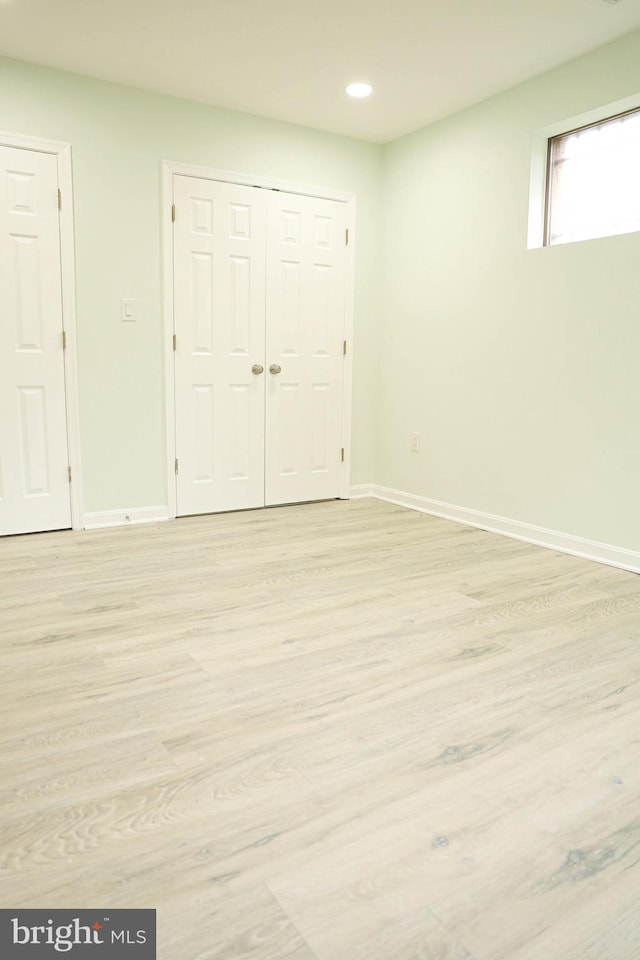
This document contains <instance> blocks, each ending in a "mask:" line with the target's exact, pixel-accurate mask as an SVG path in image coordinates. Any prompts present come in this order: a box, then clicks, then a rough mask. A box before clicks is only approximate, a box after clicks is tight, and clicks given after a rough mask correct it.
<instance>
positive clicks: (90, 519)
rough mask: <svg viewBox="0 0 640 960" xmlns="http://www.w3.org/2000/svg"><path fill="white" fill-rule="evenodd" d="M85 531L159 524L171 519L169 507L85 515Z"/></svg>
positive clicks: (141, 508) (102, 511) (136, 508)
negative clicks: (99, 528) (141, 524)
mask: <svg viewBox="0 0 640 960" xmlns="http://www.w3.org/2000/svg"><path fill="white" fill-rule="evenodd" d="M83 519H84V524H83V525H84V528H85V530H96V529H98V527H128V526H129V525H130V524H132V523H159V522H160V521H161V520H168V519H169V507H132V508H131V509H130V510H101V511H98V512H97V513H85V515H84V518H83Z"/></svg>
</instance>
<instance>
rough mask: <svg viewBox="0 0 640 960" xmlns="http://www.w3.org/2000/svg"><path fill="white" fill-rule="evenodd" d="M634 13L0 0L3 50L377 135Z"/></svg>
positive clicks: (606, 33)
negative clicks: (367, 91)
mask: <svg viewBox="0 0 640 960" xmlns="http://www.w3.org/2000/svg"><path fill="white" fill-rule="evenodd" d="M638 27H640V0H619V2H616V3H615V4H614V3H612V2H611V0H609V2H605V0H442V2H437V0H0V53H3V54H5V55H7V56H10V57H16V58H18V59H21V60H28V61H32V62H34V63H40V64H46V65H48V66H52V67H59V68H62V69H65V70H70V71H73V72H75V73H82V74H87V75H89V76H93V77H99V78H102V79H105V80H114V81H117V82H118V83H124V84H128V85H131V86H136V87H142V88H144V89H147V90H155V91H159V92H161V93H167V94H173V95H175V96H179V97H186V98H188V99H191V100H200V101H203V102H205V103H213V104H217V105H219V106H223V107H230V108H232V109H234V110H241V111H244V112H248V113H255V114H260V115H263V116H267V117H275V118H277V119H280V120H287V121H290V122H292V123H301V124H304V125H305V126H310V127H317V128H319V129H322V130H329V131H332V132H334V133H341V134H346V135H348V136H353V137H358V138H361V139H365V140H372V141H375V142H380V143H384V142H386V141H388V140H392V139H394V138H395V137H398V136H400V135H401V134H403V133H407V132H409V131H411V130H415V129H417V128H418V127H421V126H423V125H425V124H427V123H430V122H431V121H433V120H436V119H439V118H441V117H443V116H446V115H447V114H450V113H453V112H455V111H456V110H459V109H461V108H463V107H465V106H468V105H470V104H472V103H476V102H478V101H480V100H483V99H485V98H486V97H488V96H491V95H492V94H494V93H497V92H499V91H501V90H505V89H507V88H508V87H511V86H513V85H514V84H516V83H519V82H520V81H522V80H526V79H527V78H529V77H532V76H535V75H536V74H539V73H542V72H543V71H545V70H547V69H549V68H550V67H553V66H556V65H559V64H561V63H564V62H565V61H567V60H570V59H572V58H574V57H576V56H579V55H580V54H582V53H585V52H587V51H588V50H591V49H594V48H595V47H598V46H601V45H603V44H605V43H607V42H609V41H610V40H613V39H615V38H616V37H619V36H621V35H623V34H625V33H627V32H629V31H630V30H633V29H635V28H638ZM353 80H368V81H369V82H370V83H372V84H373V85H374V88H375V89H374V94H373V96H372V97H370V98H369V100H366V101H353V100H349V99H348V98H347V97H346V96H345V95H344V92H343V91H344V86H345V84H346V83H348V82H349V81H353Z"/></svg>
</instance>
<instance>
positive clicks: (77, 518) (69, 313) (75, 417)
mask: <svg viewBox="0 0 640 960" xmlns="http://www.w3.org/2000/svg"><path fill="white" fill-rule="evenodd" d="M0 146H3V147H15V148H16V149H18V150H33V151H36V152H37V153H50V154H53V155H54V156H55V157H56V159H57V164H58V186H59V188H60V191H61V194H62V205H61V208H60V219H59V223H60V266H61V277H62V323H63V328H64V331H65V334H66V341H67V347H66V350H65V351H64V379H65V406H66V418H67V444H68V453H69V466H70V467H71V476H72V480H71V484H70V502H71V526H72V528H73V529H74V530H82V529H83V527H84V517H83V511H82V471H81V461H80V414H79V403H78V351H77V335H76V280H75V247H74V232H73V178H72V173H71V144H69V143H63V142H62V141H59V140H45V139H42V138H41V137H32V136H25V135H23V134H19V133H9V132H7V131H4V130H0Z"/></svg>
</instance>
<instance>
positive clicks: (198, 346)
mask: <svg viewBox="0 0 640 960" xmlns="http://www.w3.org/2000/svg"><path fill="white" fill-rule="evenodd" d="M173 197H174V204H175V211H174V213H175V222H174V331H175V337H174V347H175V352H174V358H175V423H176V438H175V439H176V443H175V450H176V474H177V477H176V480H177V503H176V512H177V514H178V515H179V516H181V515H186V514H198V513H212V512H216V511H222V510H237V509H244V508H250V507H259V506H265V505H272V504H280V503H295V502H301V501H305V500H321V499H329V498H334V497H339V496H340V494H341V489H342V488H341V484H342V477H343V469H344V465H343V462H342V460H343V451H342V446H343V441H342V431H343V405H344V366H345V359H344V350H343V344H344V338H345V266H346V247H345V242H346V240H345V227H346V212H345V204H344V203H341V202H339V201H333V200H325V199H318V198H314V197H306V196H299V195H294V194H288V193H284V192H280V191H275V190H267V189H261V188H258V187H248V186H243V185H236V184H230V183H223V182H220V181H215V180H203V179H198V178H194V177H186V176H177V175H176V176H174V178H173Z"/></svg>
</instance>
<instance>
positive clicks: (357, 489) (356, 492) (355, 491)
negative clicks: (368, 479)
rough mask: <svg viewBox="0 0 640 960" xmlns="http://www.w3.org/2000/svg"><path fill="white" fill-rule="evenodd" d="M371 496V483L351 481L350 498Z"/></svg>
mask: <svg viewBox="0 0 640 960" xmlns="http://www.w3.org/2000/svg"><path fill="white" fill-rule="evenodd" d="M372 496H373V484H372V483H352V484H351V486H350V487H349V499H350V500H362V499H363V497H372Z"/></svg>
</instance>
